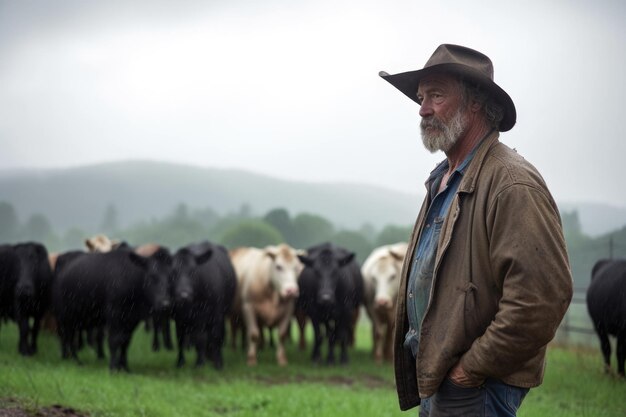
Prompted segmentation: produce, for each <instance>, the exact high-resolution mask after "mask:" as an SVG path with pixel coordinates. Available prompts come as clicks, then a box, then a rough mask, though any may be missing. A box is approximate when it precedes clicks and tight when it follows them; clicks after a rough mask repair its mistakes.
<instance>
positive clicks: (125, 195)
mask: <svg viewBox="0 0 626 417" xmlns="http://www.w3.org/2000/svg"><path fill="white" fill-rule="evenodd" d="M0 200H3V201H7V202H9V203H11V204H12V205H13V206H14V207H15V209H16V211H17V212H18V215H19V217H20V219H22V220H24V219H26V218H27V217H28V216H30V215H32V214H34V213H42V214H44V215H45V216H46V217H47V218H48V219H49V220H50V222H51V223H52V224H53V225H54V227H55V228H58V229H60V230H64V229H67V228H69V227H72V226H78V227H81V228H83V229H85V230H97V228H98V227H99V225H100V224H101V222H102V219H103V214H104V211H105V208H106V207H107V206H108V205H109V204H114V205H115V207H116V208H117V211H118V214H119V223H120V226H128V225H130V224H132V223H135V222H138V221H142V220H143V221H145V220H150V219H152V218H161V217H163V216H164V215H166V214H169V213H171V212H172V211H173V210H174V208H175V207H176V206H177V205H178V204H179V203H185V204H186V205H187V206H188V207H190V208H207V207H210V208H213V209H214V210H216V211H217V212H218V213H221V214H225V213H228V212H233V211H238V210H239V209H240V207H241V206H242V205H243V204H249V205H250V207H251V208H252V210H253V213H254V214H258V215H263V214H265V213H266V212H267V211H268V210H270V209H273V208H276V207H284V208H286V209H287V210H288V211H289V212H290V213H292V214H297V213H300V212H309V213H314V214H319V215H322V216H324V217H326V218H328V219H329V220H330V221H332V222H333V223H335V224H336V225H337V226H340V227H341V226H343V227H349V228H358V227H360V226H361V225H363V224H364V223H370V224H372V225H373V226H375V227H382V226H384V225H386V224H396V225H408V224H412V222H413V221H414V219H415V216H416V214H417V211H418V209H419V205H420V203H421V197H419V196H417V195H409V194H403V193H401V192H396V191H391V190H387V189H384V188H380V187H374V186H368V185H356V184H325V183H306V182H295V181H287V180H280V179H275V178H271V177H267V176H262V175H257V174H253V173H250V172H245V171H239V170H222V169H209V168H198V167H191V166H187V165H178V164H171V163H161V162H146V161H132V162H115V163H106V164H99V165H92V166H84V167H78V168H68V169H49V170H18V171H15V170H14V171H0Z"/></svg>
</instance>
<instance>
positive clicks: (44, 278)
mask: <svg viewBox="0 0 626 417" xmlns="http://www.w3.org/2000/svg"><path fill="white" fill-rule="evenodd" d="M13 248H14V250H15V254H16V255H17V259H18V265H19V266H18V268H19V269H18V271H19V272H18V280H17V284H16V287H15V295H16V296H17V297H18V298H31V297H33V296H35V295H36V292H37V291H40V289H41V288H42V285H44V286H45V285H48V284H50V283H51V280H52V269H51V268H50V263H49V261H48V251H47V250H46V248H45V247H44V246H43V245H42V244H40V243H35V242H27V243H20V244H17V245H15V246H14V247H13Z"/></svg>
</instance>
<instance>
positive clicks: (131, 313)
mask: <svg viewBox="0 0 626 417" xmlns="http://www.w3.org/2000/svg"><path fill="white" fill-rule="evenodd" d="M86 245H87V249H88V250H87V251H71V252H66V253H62V254H48V252H47V250H46V248H45V247H44V246H43V245H42V244H40V243H36V242H28V243H19V244H4V245H0V323H2V321H6V320H7V319H12V320H14V321H15V322H16V323H17V325H18V328H19V342H18V351H19V353H20V354H22V355H33V354H35V353H36V351H37V335H38V333H39V330H40V327H41V326H42V324H41V323H42V321H43V322H46V323H48V324H44V326H48V327H52V328H53V329H55V331H56V332H57V333H58V336H59V340H60V346H61V355H62V357H63V358H73V359H75V360H76V361H78V362H80V361H79V359H78V352H79V350H80V349H81V348H82V347H83V345H84V344H85V340H86V341H87V342H88V343H89V344H91V345H92V346H94V347H95V348H96V351H97V355H98V357H99V358H104V345H105V340H106V342H107V344H108V348H109V368H110V369H111V370H127V371H128V369H129V368H128V359H127V351H128V347H129V344H130V341H131V337H132V334H133V332H134V330H135V329H136V328H137V327H138V325H139V324H140V323H141V322H142V321H146V323H149V324H150V325H151V326H152V328H153V332H154V339H153V348H154V349H155V350H156V349H158V348H159V347H160V344H161V339H162V341H163V343H164V344H165V346H166V347H167V348H169V349H171V348H173V343H172V338H171V335H170V321H172V322H173V324H174V326H175V329H176V332H175V334H176V341H177V347H178V360H177V366H183V365H184V363H185V356H184V354H185V351H186V350H187V349H188V348H191V347H195V351H196V355H197V359H196V365H198V366H199V365H202V364H204V363H205V362H207V361H210V362H211V363H212V364H213V366H214V367H215V368H216V369H221V368H222V367H223V366H224V363H223V357H222V348H223V345H224V341H225V334H226V324H227V323H230V326H231V334H232V343H233V346H234V344H235V343H236V341H237V339H238V337H237V335H238V334H240V335H241V340H242V344H243V345H245V346H246V349H247V354H246V355H247V363H248V364H249V365H251V366H252V365H255V364H256V363H257V349H258V347H259V343H263V342H264V341H263V330H264V329H268V328H269V329H276V330H277V338H276V339H277V340H276V346H275V347H276V360H277V363H278V364H279V365H286V364H287V356H286V352H285V346H284V343H285V339H286V338H287V337H288V335H289V334H290V327H291V323H292V320H293V319H295V321H296V322H297V323H298V327H299V329H300V344H301V346H303V343H304V327H305V325H306V323H307V321H309V320H310V322H311V324H312V326H313V330H314V343H313V351H312V355H311V357H312V360H313V361H315V362H321V361H322V355H321V350H322V344H323V343H324V342H325V341H326V342H327V344H328V345H327V356H326V358H325V361H326V362H327V363H329V364H332V363H335V362H336V361H337V360H336V359H335V349H336V348H337V346H338V348H339V351H338V354H339V357H338V361H339V362H340V363H345V362H347V361H348V347H349V346H350V344H351V343H352V342H353V341H354V326H355V323H356V319H357V317H358V314H359V310H360V307H361V306H365V310H366V311H367V313H368V315H369V316H370V318H371V321H372V323H373V326H372V327H373V334H372V337H373V346H374V349H373V354H374V356H375V359H376V361H377V362H382V361H383V360H389V359H391V355H392V333H393V327H394V310H395V300H396V297H397V292H398V283H399V274H400V269H401V266H402V262H403V258H404V256H405V253H406V250H407V244H406V243H397V244H394V245H386V246H383V247H380V248H377V249H376V250H374V251H373V252H372V254H371V255H370V256H369V257H368V258H367V260H366V261H365V262H364V263H363V265H362V267H360V266H359V265H358V263H357V262H356V260H355V254H354V253H353V252H351V251H349V250H347V249H345V248H342V247H338V246H336V245H333V244H330V243H324V244H320V245H317V246H314V247H311V248H308V249H306V250H296V249H294V248H291V247H290V246H288V245H286V244H281V245H277V246H268V247H265V248H262V249H260V248H252V247H242V248H236V249H233V250H231V251H228V250H227V249H226V248H224V247H222V246H220V245H217V244H214V243H211V242H207V241H204V242H200V243H194V244H190V245H188V246H185V247H182V248H180V249H178V250H177V251H176V252H171V251H170V250H168V249H167V248H165V247H163V246H160V245H156V244H148V245H142V246H139V247H130V246H129V245H127V244H125V243H123V242H122V243H120V242H113V241H111V240H110V239H108V238H107V237H106V236H101V235H99V236H95V237H93V238H90V239H87V240H86ZM49 323H52V324H49ZM0 342H1V340H0Z"/></svg>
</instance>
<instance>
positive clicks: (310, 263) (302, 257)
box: [298, 255, 313, 266]
mask: <svg viewBox="0 0 626 417" xmlns="http://www.w3.org/2000/svg"><path fill="white" fill-rule="evenodd" d="M298 259H300V262H302V263H303V264H304V265H306V266H313V259H311V258H309V257H308V256H306V255H298Z"/></svg>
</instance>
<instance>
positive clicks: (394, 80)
mask: <svg viewBox="0 0 626 417" xmlns="http://www.w3.org/2000/svg"><path fill="white" fill-rule="evenodd" d="M435 73H451V74H456V75H460V76H461V77H462V78H463V79H465V80H467V81H470V82H474V83H476V84H478V85H480V87H481V88H483V89H484V90H486V91H487V92H488V93H489V94H491V95H492V96H493V98H494V99H495V100H496V101H497V102H498V103H499V104H500V105H502V106H503V107H504V117H503V119H502V121H501V122H500V127H499V130H500V131H501V132H506V131H507V130H511V128H512V127H513V126H514V125H515V119H516V117H517V114H516V112H515V104H513V100H511V97H509V95H508V94H507V93H506V91H504V90H503V89H502V88H500V87H499V86H498V85H497V84H496V83H495V82H493V64H492V63H491V60H490V59H489V57H487V56H486V55H484V54H482V53H480V52H478V51H475V50H473V49H470V48H466V47H464V46H459V45H449V44H443V45H439V47H438V48H437V49H436V50H435V52H434V53H433V54H432V56H431V57H430V59H429V60H428V62H427V63H426V65H425V66H424V68H423V69H421V70H417V71H409V72H402V73H400V74H393V75H390V74H387V73H386V72H385V71H381V72H380V73H379V74H378V75H380V76H381V77H382V78H384V79H385V80H387V81H388V82H389V83H390V84H391V85H393V86H394V87H396V88H397V89H398V90H400V91H402V92H403V93H404V94H405V95H406V96H407V97H409V98H410V99H411V100H413V101H415V102H416V103H417V87H418V86H419V83H420V80H421V79H422V78H424V77H425V76H427V75H431V74H435ZM418 104H419V103H418Z"/></svg>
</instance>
